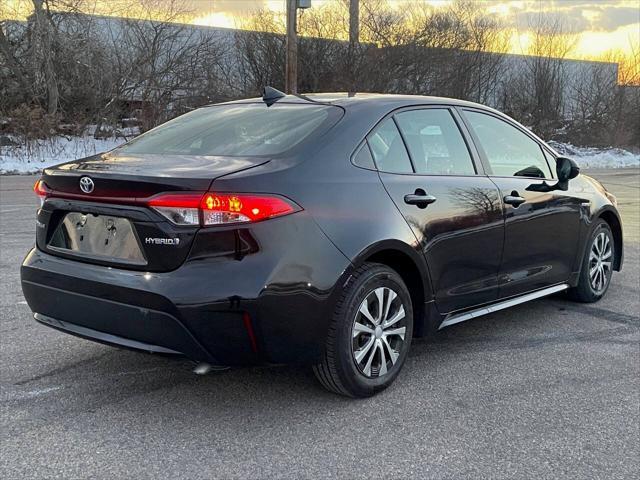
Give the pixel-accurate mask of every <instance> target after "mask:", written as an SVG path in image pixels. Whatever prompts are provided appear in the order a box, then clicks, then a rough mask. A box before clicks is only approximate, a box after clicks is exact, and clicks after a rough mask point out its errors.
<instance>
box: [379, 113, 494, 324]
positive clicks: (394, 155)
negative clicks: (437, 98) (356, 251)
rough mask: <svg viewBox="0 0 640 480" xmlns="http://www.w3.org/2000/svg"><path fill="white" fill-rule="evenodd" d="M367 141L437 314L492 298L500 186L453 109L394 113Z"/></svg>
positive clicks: (491, 299)
mask: <svg viewBox="0 0 640 480" xmlns="http://www.w3.org/2000/svg"><path fill="white" fill-rule="evenodd" d="M367 144H368V146H369V148H370V150H371V153H372V156H373V159H374V161H375V164H376V167H377V169H378V171H379V172H380V178H381V179H382V182H383V184H384V186H385V188H386V189H387V191H388V192H389V195H390V196H391V198H392V199H393V201H394V203H395V205H396V206H397V208H398V209H399V210H400V212H401V213H402V215H403V216H404V218H405V220H406V221H407V223H408V224H409V225H410V226H411V228H412V229H413V232H414V234H415V236H416V238H417V241H418V242H419V244H420V247H421V249H422V252H423V254H424V256H425V259H426V262H427V266H428V269H429V274H430V277H431V282H432V286H433V289H434V292H435V298H436V305H437V308H438V310H439V311H440V313H443V314H444V313H449V312H452V311H455V310H459V309H463V308H467V307H471V306H475V305H478V304H481V303H486V302H490V301H493V300H495V299H496V298H497V295H498V289H497V274H498V268H499V266H500V258H501V255H502V246H503V237H504V222H503V212H502V206H501V202H500V197H499V192H498V189H497V188H496V186H495V185H494V184H493V183H492V182H491V181H490V180H489V179H488V178H487V177H486V176H484V175H482V173H483V172H482V171H481V170H479V169H478V165H476V163H475V162H474V157H475V151H474V150H473V147H472V145H471V144H470V142H467V141H466V140H465V136H464V135H463V133H462V131H461V129H460V119H459V118H458V117H457V114H456V112H455V111H454V110H453V109H450V108H440V107H433V108H425V107H421V108H410V109H404V110H401V111H398V112H396V113H394V114H393V115H390V116H388V117H387V118H385V119H384V120H383V121H382V122H381V123H380V124H379V125H378V126H377V128H375V129H374V130H373V131H372V132H371V133H370V134H369V136H368V137H367ZM381 220H382V221H383V220H384V219H381Z"/></svg>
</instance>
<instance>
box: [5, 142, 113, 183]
mask: <svg viewBox="0 0 640 480" xmlns="http://www.w3.org/2000/svg"><path fill="white" fill-rule="evenodd" d="M124 142H125V139H124V138H104V139H103V138H101V139H95V138H93V137H92V136H89V135H87V136H84V137H63V136H59V137H54V138H51V139H48V140H35V141H30V142H27V143H25V142H20V143H19V144H18V145H17V146H5V147H0V175H3V174H4V175H6V174H29V173H39V172H40V171H41V170H42V169H43V168H47V167H50V166H52V165H57V164H59V163H64V162H70V161H72V160H76V159H78V158H84V157H88V156H91V155H95V154H96V153H103V152H107V151H109V150H112V149H114V148H115V147H117V146H119V145H121V144H123V143H124Z"/></svg>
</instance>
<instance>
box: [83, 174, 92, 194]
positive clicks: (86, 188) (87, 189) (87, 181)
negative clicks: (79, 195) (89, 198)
mask: <svg viewBox="0 0 640 480" xmlns="http://www.w3.org/2000/svg"><path fill="white" fill-rule="evenodd" d="M93 187H94V184H93V180H91V178H89V177H81V178H80V190H82V191H83V192H84V193H91V192H93Z"/></svg>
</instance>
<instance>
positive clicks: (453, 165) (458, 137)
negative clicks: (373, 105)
mask: <svg viewBox="0 0 640 480" xmlns="http://www.w3.org/2000/svg"><path fill="white" fill-rule="evenodd" d="M396 120H397V121H398V126H399V127H400V130H401V131H402V134H403V135H404V139H405V141H406V142H407V147H408V148H409V153H411V159H412V160H413V165H414V167H415V169H416V172H417V173H426V174H433V175H474V174H475V173H476V171H475V168H474V167H473V162H472V160H471V155H470V154H469V150H468V149H467V145H466V143H465V141H464V138H463V137H462V134H461V133H460V130H459V129H458V125H456V122H455V120H454V119H453V117H452V116H451V112H449V110H445V109H425V110H409V111H407V112H402V113H399V114H397V115H396Z"/></svg>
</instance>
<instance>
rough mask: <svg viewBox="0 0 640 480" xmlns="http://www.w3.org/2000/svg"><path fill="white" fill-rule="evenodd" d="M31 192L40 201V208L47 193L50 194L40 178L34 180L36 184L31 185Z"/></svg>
mask: <svg viewBox="0 0 640 480" xmlns="http://www.w3.org/2000/svg"><path fill="white" fill-rule="evenodd" d="M33 191H34V192H35V194H36V195H37V196H38V198H39V199H40V206H42V205H43V204H44V201H45V199H46V198H47V196H48V195H49V192H50V190H49V187H47V184H46V183H44V181H43V180H42V179H41V178H40V179H38V180H36V183H35V184H34V185H33Z"/></svg>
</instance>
